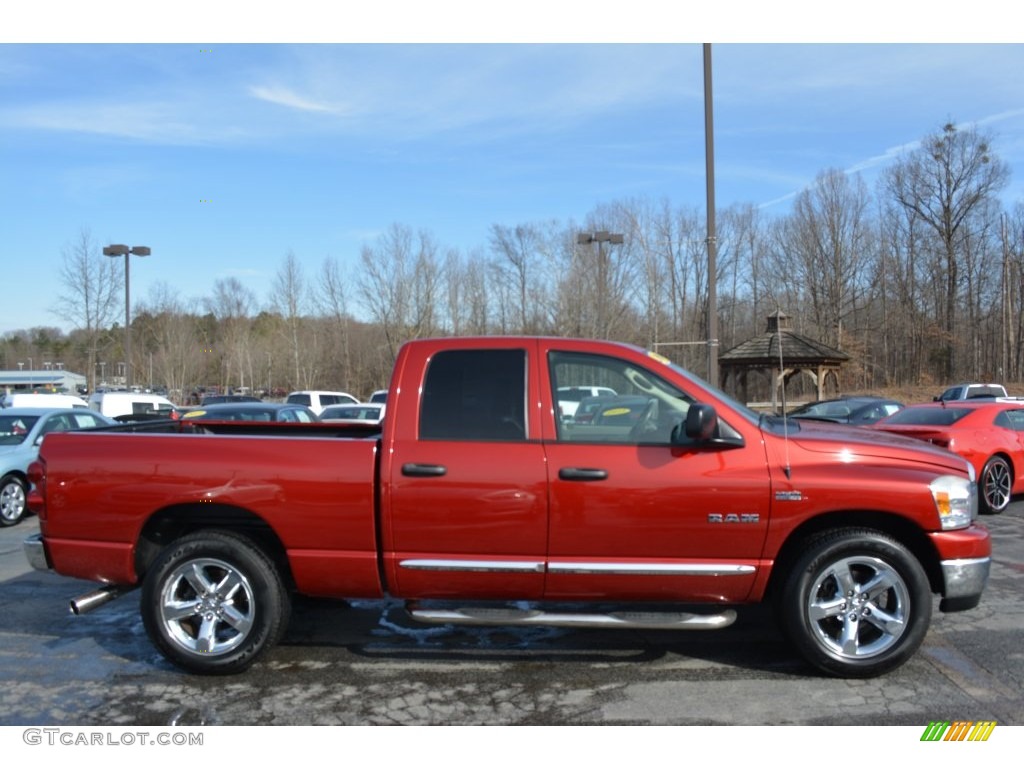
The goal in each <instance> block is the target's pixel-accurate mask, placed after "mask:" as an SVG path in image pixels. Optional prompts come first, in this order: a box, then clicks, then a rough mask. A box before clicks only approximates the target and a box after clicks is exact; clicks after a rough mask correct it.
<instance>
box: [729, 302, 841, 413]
mask: <svg viewBox="0 0 1024 768" xmlns="http://www.w3.org/2000/svg"><path fill="white" fill-rule="evenodd" d="M849 359H850V356H849V355H847V354H846V353H845V352H841V351H839V350H838V349H833V348H832V347H829V346H827V345H825V344H822V343H821V342H818V341H815V340H814V339H809V338H807V337H806V336H801V335H800V334H799V333H795V332H794V331H792V330H790V328H789V316H788V315H786V314H784V313H783V312H781V311H778V312H775V313H774V314H771V315H769V316H768V330H767V331H765V333H763V334H761V335H760V336H755V337H754V338H752V339H748V340H747V341H744V342H743V343H742V344H738V345H737V346H735V347H733V348H732V349H730V350H728V351H727V352H724V353H722V355H721V356H720V357H719V367H720V369H721V386H722V389H724V390H725V391H726V392H729V393H731V394H733V395H734V396H736V397H737V398H738V399H740V400H742V401H743V402H749V401H750V397H749V376H750V374H751V372H753V373H756V374H759V375H762V376H766V377H767V378H768V381H769V384H770V388H771V397H770V401H771V409H772V411H777V410H778V408H779V405H780V404H781V403H782V395H784V394H785V386H786V384H787V383H788V382H789V380H790V379H791V378H792V377H793V376H795V375H797V374H801V373H802V374H806V375H807V376H809V377H810V378H811V379H812V380H813V381H814V383H815V386H816V389H817V393H818V398H817V399H818V400H823V399H825V397H826V395H827V394H828V393H829V392H830V388H829V382H830V381H831V382H832V384H833V387H832V389H831V394H838V393H839V391H840V389H839V369H840V368H841V367H842V364H843V363H844V362H846V361H847V360H849Z"/></svg>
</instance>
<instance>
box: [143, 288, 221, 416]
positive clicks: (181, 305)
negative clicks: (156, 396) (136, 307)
mask: <svg viewBox="0 0 1024 768" xmlns="http://www.w3.org/2000/svg"><path fill="white" fill-rule="evenodd" d="M193 304H194V302H188V301H185V300H182V299H181V298H180V297H179V296H178V294H177V292H176V291H175V290H174V289H173V288H171V286H170V285H168V284H167V283H165V282H159V283H157V284H156V285H154V286H153V287H152V288H151V289H150V291H149V295H148V300H147V301H146V302H144V303H143V304H142V306H141V307H140V311H139V314H138V317H139V319H140V320H145V319H149V320H150V321H149V322H143V323H142V327H143V328H145V330H146V331H147V332H146V333H144V334H143V335H142V345H143V348H144V349H148V352H149V359H150V361H151V368H152V371H153V374H152V376H151V382H150V383H151V384H155V383H158V382H159V383H160V384H162V385H164V386H166V387H167V389H168V393H169V395H170V396H171V397H172V399H174V401H175V402H178V403H183V402H185V401H186V400H187V398H188V395H189V393H190V392H191V387H192V386H194V385H195V384H198V383H200V382H199V379H200V376H201V375H202V373H203V368H204V366H205V364H206V362H207V361H206V357H207V355H206V353H205V351H204V350H205V347H204V345H203V343H202V341H201V336H200V331H199V324H198V317H197V316H196V312H195V307H194V306H193Z"/></svg>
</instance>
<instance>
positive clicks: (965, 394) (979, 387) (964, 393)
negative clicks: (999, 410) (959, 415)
mask: <svg viewBox="0 0 1024 768" xmlns="http://www.w3.org/2000/svg"><path fill="white" fill-rule="evenodd" d="M976 397H1009V395H1007V394H1006V387H1004V386H1003V385H1002V384H977V383H970V384H957V385H955V386H952V387H949V388H947V389H946V391H945V392H943V393H942V394H941V395H939V396H938V397H936V398H935V402H942V401H946V400H973V399H974V398H976Z"/></svg>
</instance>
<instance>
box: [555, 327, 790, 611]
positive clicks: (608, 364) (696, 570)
mask: <svg viewBox="0 0 1024 768" xmlns="http://www.w3.org/2000/svg"><path fill="white" fill-rule="evenodd" d="M551 343H552V345H553V346H554V345H556V344H558V343H559V342H557V341H552V342H551ZM636 358H637V359H636V360H633V359H626V358H617V357H614V356H609V355H606V354H596V353H583V352H572V351H560V350H559V349H558V348H557V347H555V348H553V349H551V351H549V352H548V354H547V365H548V371H547V373H548V377H549V378H550V390H551V393H552V394H551V397H552V398H554V397H555V396H556V395H555V393H557V391H558V389H559V387H565V386H569V385H584V384H586V385H590V386H597V385H601V386H605V387H608V388H611V389H613V390H614V391H615V392H616V395H615V396H613V397H607V398H605V399H604V400H603V401H602V402H600V403H597V404H596V407H590V404H588V408H587V410H588V412H587V413H585V414H581V416H580V418H574V417H570V418H553V419H552V423H551V432H549V433H547V434H546V435H545V450H546V453H547V457H548V472H549V477H550V483H551V512H550V535H549V546H548V566H547V567H548V578H547V582H546V589H545V597H546V598H548V599H559V600H563V599H564V600H576V599H591V600H593V599H609V600H613V599H622V600H664V601H719V602H735V601H741V600H743V599H744V598H745V597H746V595H747V594H748V593H749V591H750V589H751V587H752V585H753V584H754V580H755V577H756V575H757V572H758V569H759V558H760V555H761V551H762V548H763V545H764V540H765V536H766V533H767V527H768V513H769V508H770V507H769V504H770V488H769V477H768V470H767V466H766V461H765V452H764V448H763V446H762V445H761V444H760V442H761V441H760V437H759V432H757V430H756V428H755V427H753V426H752V425H750V424H747V423H744V424H743V425H740V426H741V427H742V428H744V429H746V430H747V434H746V435H744V434H743V433H741V432H739V431H737V429H735V428H733V427H732V426H731V425H729V424H726V423H724V422H723V423H720V424H719V425H718V429H719V435H720V437H722V438H723V439H720V440H715V441H702V440H697V439H692V440H691V439H687V438H686V437H685V435H684V434H682V433H681V432H680V430H681V429H682V426H681V425H682V424H683V423H684V422H685V419H686V414H687V412H688V410H689V409H690V407H691V406H693V405H694V403H695V402H697V398H696V396H695V395H692V394H691V393H690V392H687V391H686V390H685V389H684V386H685V383H684V381H683V380H682V379H680V377H676V376H674V374H673V370H672V369H671V368H669V367H668V366H667V365H666V363H667V361H665V362H658V361H657V360H655V359H654V358H651V359H645V358H644V356H643V355H642V354H641V353H637V354H636ZM705 397H706V396H705ZM580 407H581V409H582V408H583V405H582V404H581V406H580ZM702 412H703V411H702ZM694 415H695V416H696V415H697V412H696V411H695V413H694ZM673 431H675V437H673Z"/></svg>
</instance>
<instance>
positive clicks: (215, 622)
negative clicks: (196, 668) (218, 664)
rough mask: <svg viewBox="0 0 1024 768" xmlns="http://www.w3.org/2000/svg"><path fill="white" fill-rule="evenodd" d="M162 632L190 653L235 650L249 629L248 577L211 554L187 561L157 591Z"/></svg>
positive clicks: (250, 597) (251, 605)
mask: <svg viewBox="0 0 1024 768" xmlns="http://www.w3.org/2000/svg"><path fill="white" fill-rule="evenodd" d="M159 612H160V613H159V616H160V621H161V622H162V623H163V626H164V628H165V631H166V633H167V636H168V637H169V638H170V639H171V640H172V641H173V642H175V643H177V644H178V645H179V646H181V648H182V649H184V650H186V651H189V652H191V653H197V654H209V655H211V656H217V655H220V654H224V653H228V652H229V651H231V650H233V649H235V648H237V647H238V646H239V645H241V644H242V643H243V642H245V640H246V638H247V637H248V636H249V633H250V632H251V631H252V628H253V621H254V619H255V612H256V601H255V600H254V595H253V588H252V585H251V584H250V583H249V580H248V579H247V578H246V577H245V576H244V575H243V574H241V573H239V572H238V571H237V570H236V569H235V568H234V567H232V566H231V565H230V564H229V563H226V562H225V561H223V560H218V559H216V558H206V557H204V558H197V559H194V560H188V561H186V562H184V563H182V564H181V565H179V566H178V567H177V568H175V569H174V571H172V572H171V574H170V575H169V576H168V577H167V579H166V580H165V581H164V586H163V589H162V591H161V593H160V607H159Z"/></svg>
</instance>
